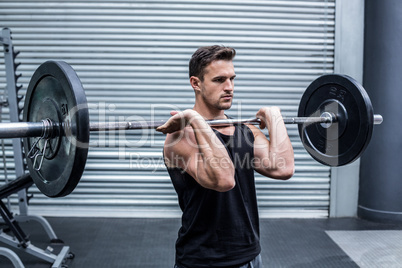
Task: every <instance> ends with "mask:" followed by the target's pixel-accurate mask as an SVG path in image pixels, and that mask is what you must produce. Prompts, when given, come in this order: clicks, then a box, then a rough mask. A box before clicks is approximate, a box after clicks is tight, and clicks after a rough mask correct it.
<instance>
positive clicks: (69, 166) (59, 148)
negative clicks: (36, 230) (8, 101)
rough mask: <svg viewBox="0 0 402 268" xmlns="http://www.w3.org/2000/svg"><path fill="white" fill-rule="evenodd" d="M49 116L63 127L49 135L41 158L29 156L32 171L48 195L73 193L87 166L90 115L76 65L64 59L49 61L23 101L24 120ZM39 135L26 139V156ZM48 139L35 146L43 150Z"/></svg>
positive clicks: (39, 120)
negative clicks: (76, 71) (74, 66)
mask: <svg viewBox="0 0 402 268" xmlns="http://www.w3.org/2000/svg"><path fill="white" fill-rule="evenodd" d="M44 119H50V120H51V121H52V122H53V123H55V124H56V125H58V126H59V128H60V129H61V130H60V131H58V132H59V133H57V135H55V136H54V137H52V138H50V139H49V141H48V142H47V146H46V150H45V152H44V157H43V162H42V166H41V168H40V169H39V170H36V169H35V168H37V167H38V166H39V162H40V157H38V159H37V162H36V163H35V158H30V157H26V161H27V164H28V168H29V172H30V174H31V176H32V179H33V180H34V182H35V184H36V186H37V187H38V189H39V190H40V191H41V192H42V193H43V194H45V195H47V196H49V197H61V196H66V195H68V194H70V193H71V192H72V191H73V190H74V188H75V187H76V186H77V184H78V182H79V181H80V178H81V176H82V173H83V171H84V168H85V163H86V159H87V155H88V143H89V114H88V107H87V100H86V96H85V93H84V89H83V88H82V84H81V81H80V79H79V78H78V76H77V74H76V73H75V71H74V70H73V68H72V67H71V66H70V65H68V64H67V63H65V62H62V61H47V62H45V63H43V64H42V65H40V66H39V68H38V69H37V70H36V71H35V73H34V74H33V76H32V79H31V81H30V82H29V86H28V89H27V93H26V97H25V104H24V121H25V122H41V121H42V120H44ZM37 140H38V138H37V137H32V138H24V150H25V154H26V155H27V154H28V153H27V152H29V151H30V150H31V148H32V146H33V145H34V144H35V142H36V141H37ZM44 145H45V140H44V139H41V140H40V141H39V143H38V144H37V145H36V148H37V150H43V147H44Z"/></svg>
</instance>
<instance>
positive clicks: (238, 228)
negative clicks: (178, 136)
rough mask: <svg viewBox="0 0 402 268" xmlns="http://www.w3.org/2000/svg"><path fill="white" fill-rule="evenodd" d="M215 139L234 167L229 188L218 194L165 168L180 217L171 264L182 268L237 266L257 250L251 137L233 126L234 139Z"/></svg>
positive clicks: (181, 172) (241, 127)
mask: <svg viewBox="0 0 402 268" xmlns="http://www.w3.org/2000/svg"><path fill="white" fill-rule="evenodd" d="M214 132H215V134H216V135H217V136H218V138H219V139H220V140H221V141H222V143H223V144H224V145H225V147H226V149H227V151H228V153H229V156H230V158H231V160H232V162H233V163H234V166H235V182H236V185H235V187H234V188H233V189H231V190H229V191H227V192H217V191H214V190H211V189H206V188H204V187H202V186H201V185H199V184H198V183H197V182H196V181H195V179H194V178H193V177H192V176H190V175H189V174H187V173H186V172H185V171H184V170H182V169H179V168H168V172H169V175H170V177H171V180H172V183H173V186H174V188H175V190H176V192H177V195H178V200H179V205H180V208H181V210H182V212H183V216H182V226H181V228H180V230H179V232H178V239H177V241H176V264H178V265H179V266H182V267H191V268H198V267H199V268H201V267H236V266H241V265H242V264H245V263H247V262H249V261H251V260H252V259H254V258H255V257H256V256H257V255H258V254H259V253H260V251H261V248H260V242H259V237H260V233H259V218H258V208H257V197H256V192H255V180H254V169H253V164H252V161H253V158H254V150H253V148H254V147H253V144H254V135H253V133H252V132H251V130H250V129H249V128H248V127H247V126H246V125H243V124H241V125H235V131H234V134H233V135H230V136H229V135H224V134H222V133H220V132H219V131H217V130H214Z"/></svg>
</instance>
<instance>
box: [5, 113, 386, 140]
mask: <svg viewBox="0 0 402 268" xmlns="http://www.w3.org/2000/svg"><path fill="white" fill-rule="evenodd" d="M283 121H284V123H285V124H318V123H320V124H323V125H324V126H326V127H329V126H330V125H331V124H332V123H335V122H336V121H337V117H336V115H335V114H330V113H326V114H323V115H321V116H320V117H284V118H283ZM382 121H383V118H382V116H381V115H379V114H375V115H374V122H373V124H374V125H379V124H381V123H382ZM206 122H207V123H208V125H210V126H228V125H235V124H251V125H259V124H260V123H261V120H260V119H258V118H250V119H216V120H206ZM165 123H166V120H157V121H123V122H107V123H106V122H101V123H90V124H89V131H90V132H98V131H113V130H136V129H156V128H158V127H160V126H162V125H163V124H165ZM60 129H63V126H60V125H58V124H56V123H54V122H52V121H51V120H42V122H15V123H0V139H5V138H27V137H43V138H51V137H52V136H55V135H57V133H58V132H59V131H60Z"/></svg>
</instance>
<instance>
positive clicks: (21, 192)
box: [0, 28, 74, 268]
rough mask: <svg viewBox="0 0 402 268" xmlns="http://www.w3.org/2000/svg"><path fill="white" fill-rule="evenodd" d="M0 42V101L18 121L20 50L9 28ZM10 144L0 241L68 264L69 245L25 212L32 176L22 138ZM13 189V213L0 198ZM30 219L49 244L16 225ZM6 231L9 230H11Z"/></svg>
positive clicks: (57, 267) (15, 260)
mask: <svg viewBox="0 0 402 268" xmlns="http://www.w3.org/2000/svg"><path fill="white" fill-rule="evenodd" d="M0 43H1V44H2V45H3V48H4V49H3V51H4V63H5V71H6V84H7V86H6V88H5V90H4V97H3V98H2V99H1V100H0V104H1V105H4V106H8V109H9V113H10V121H11V122H19V121H20V120H21V119H22V116H21V115H22V107H23V106H22V105H21V101H22V99H23V95H22V94H21V92H20V91H21V89H22V86H21V85H17V82H18V78H19V77H21V74H17V73H16V71H17V68H18V66H19V65H20V63H16V62H15V60H16V57H17V55H18V54H19V52H16V51H14V46H13V44H12V38H11V31H10V29H8V28H3V29H2V30H1V31H0ZM12 144H13V158H14V169H15V174H16V177H17V179H15V180H12V181H10V182H7V180H6V183H5V184H4V185H2V186H1V187H0V214H1V218H2V220H3V221H4V223H6V225H5V227H4V228H1V229H0V242H3V243H5V244H7V245H9V246H11V247H14V248H15V249H18V250H20V251H23V252H25V253H26V254H29V255H31V256H34V257H36V258H39V259H41V260H44V261H46V262H48V263H51V267H52V268H61V267H67V266H66V261H67V260H68V259H71V258H73V256H74V254H72V253H71V252H70V247H69V246H66V245H64V242H63V241H62V240H61V239H59V238H58V237H57V236H56V234H55V232H54V231H53V228H52V227H51V225H50V224H49V222H48V221H47V220H46V219H45V218H44V217H42V216H39V215H35V214H30V213H29V212H28V201H29V199H30V198H32V195H28V194H27V189H28V188H29V187H30V186H31V185H32V184H33V180H32V178H31V176H30V175H27V174H26V171H25V167H26V165H25V163H24V156H23V151H22V142H21V139H19V138H15V139H13V140H12ZM4 157H5V154H4V152H3V161H5V160H4ZM3 168H4V171H5V172H6V170H7V167H6V165H4V167H3ZM5 175H6V173H5ZM14 193H18V207H19V213H17V214H14V213H12V212H11V211H10V210H9V209H10V206H8V204H7V203H3V202H2V199H6V198H8V197H9V196H10V195H11V194H14ZM31 221H35V222H36V223H37V224H39V225H40V226H41V227H43V229H44V231H45V233H46V235H47V237H48V238H49V241H50V244H49V245H48V246H47V247H45V248H40V247H37V246H35V245H34V243H33V241H31V240H29V235H26V234H25V233H24V232H23V230H22V228H21V227H20V226H19V223H21V222H31ZM37 226H38V225H37ZM9 232H12V234H10V233H9ZM0 255H2V256H5V257H6V258H7V259H9V260H10V261H11V262H12V264H13V265H14V266H15V267H19V268H20V267H21V268H23V267H24V265H23V264H22V262H21V260H20V258H19V257H18V255H17V254H15V253H14V252H13V251H11V250H10V249H7V248H3V247H0Z"/></svg>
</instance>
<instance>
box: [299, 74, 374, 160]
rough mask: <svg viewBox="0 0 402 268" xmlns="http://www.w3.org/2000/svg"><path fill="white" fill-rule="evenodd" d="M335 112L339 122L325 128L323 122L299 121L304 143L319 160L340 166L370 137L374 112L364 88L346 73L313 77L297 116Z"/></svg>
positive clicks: (358, 154) (360, 150)
mask: <svg viewBox="0 0 402 268" xmlns="http://www.w3.org/2000/svg"><path fill="white" fill-rule="evenodd" d="M323 112H329V113H334V114H337V115H338V117H339V118H338V122H337V123H333V124H332V125H331V126H330V127H328V128H325V127H324V126H323V125H322V124H311V125H308V124H300V125H299V134H300V138H301V140H302V143H303V146H304V147H305V148H306V150H307V151H308V153H309V154H310V155H311V156H312V157H313V158H314V159H316V160H317V161H318V162H320V163H322V164H325V165H328V166H342V165H346V164H349V163H352V162H353V161H355V160H356V159H358V158H359V157H360V155H361V154H362V153H363V151H364V150H365V149H366V147H367V145H368V143H369V142H370V139H371V134H372V131H373V123H374V114H373V107H372V105H371V101H370V98H369V96H368V94H367V92H366V91H365V90H364V88H363V87H362V86H361V85H360V84H359V83H358V82H357V81H355V80H354V79H353V78H351V77H349V76H346V75H337V74H329V75H323V76H321V77H319V78H317V79H316V80H314V81H313V82H312V83H311V84H310V85H309V86H308V88H307V90H306V91H305V92H304V94H303V96H302V98H301V101H300V105H299V111H298V116H300V117H310V116H314V117H315V116H321V115H322V113H323Z"/></svg>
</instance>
